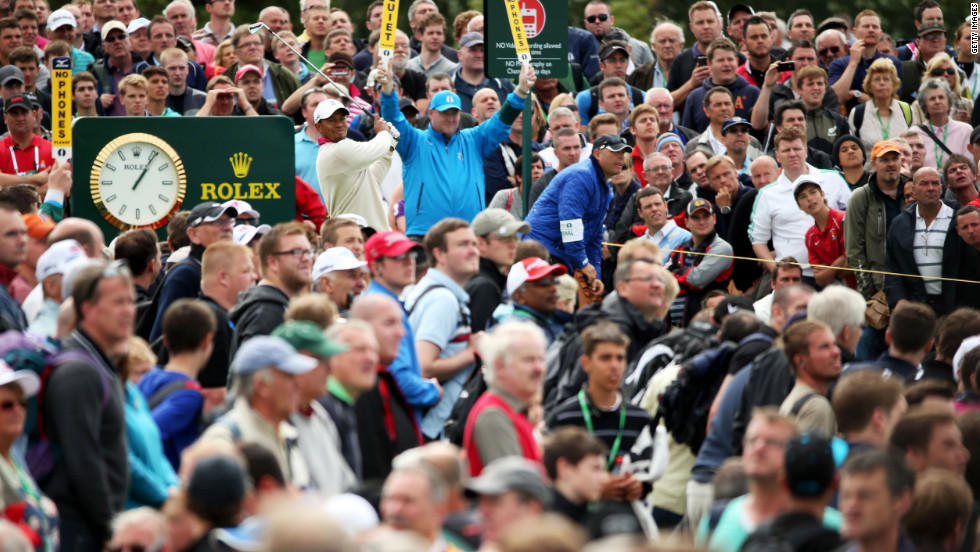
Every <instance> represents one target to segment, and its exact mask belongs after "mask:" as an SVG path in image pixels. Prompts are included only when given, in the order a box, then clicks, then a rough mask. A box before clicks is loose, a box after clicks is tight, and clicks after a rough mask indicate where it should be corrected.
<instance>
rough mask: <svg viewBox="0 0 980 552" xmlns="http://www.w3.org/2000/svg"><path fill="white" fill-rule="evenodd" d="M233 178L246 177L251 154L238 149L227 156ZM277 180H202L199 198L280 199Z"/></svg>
mask: <svg viewBox="0 0 980 552" xmlns="http://www.w3.org/2000/svg"><path fill="white" fill-rule="evenodd" d="M228 161H229V162H230V163H231V170H232V172H233V173H235V178H242V179H244V178H247V177H248V171H249V169H250V168H251V166H252V156H251V155H249V154H247V153H245V152H243V151H240V152H238V153H236V154H234V155H232V156H231V157H229V158H228ZM280 185H281V183H279V182H220V183H219V182H202V183H201V200H202V201H204V200H211V201H227V200H229V199H282V196H281V195H279V186H280Z"/></svg>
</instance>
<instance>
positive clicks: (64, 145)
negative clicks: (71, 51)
mask: <svg viewBox="0 0 980 552" xmlns="http://www.w3.org/2000/svg"><path fill="white" fill-rule="evenodd" d="M51 67H52V71H51V138H52V139H51V144H52V147H51V149H52V150H53V151H52V153H53V154H54V158H55V160H57V161H61V162H64V161H68V160H69V159H71V115H72V113H71V58H70V57H56V58H54V59H53V60H52V66H51Z"/></svg>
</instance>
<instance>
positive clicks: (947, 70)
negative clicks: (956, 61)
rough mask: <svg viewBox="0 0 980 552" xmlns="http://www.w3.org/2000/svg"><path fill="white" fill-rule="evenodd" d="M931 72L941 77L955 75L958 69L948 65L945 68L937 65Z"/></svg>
mask: <svg viewBox="0 0 980 552" xmlns="http://www.w3.org/2000/svg"><path fill="white" fill-rule="evenodd" d="M929 74H930V75H932V76H934V77H941V76H943V75H950V76H953V75H955V74H956V69H954V68H952V67H947V68H945V69H943V68H942V67H936V68H935V69H933V70H932V71H931V72H930V73H929Z"/></svg>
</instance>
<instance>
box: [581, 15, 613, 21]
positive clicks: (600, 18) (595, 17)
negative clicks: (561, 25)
mask: <svg viewBox="0 0 980 552" xmlns="http://www.w3.org/2000/svg"><path fill="white" fill-rule="evenodd" d="M585 20H586V21H588V22H589V23H595V22H597V21H608V20H609V14H608V13H600V14H599V15H590V16H588V17H586V18H585Z"/></svg>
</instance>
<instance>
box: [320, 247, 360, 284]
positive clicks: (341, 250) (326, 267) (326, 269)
mask: <svg viewBox="0 0 980 552" xmlns="http://www.w3.org/2000/svg"><path fill="white" fill-rule="evenodd" d="M366 266H367V263H366V262H364V261H361V260H358V258H357V257H355V256H354V253H353V252H352V251H351V250H350V249H347V248H346V247H331V248H330V249H327V250H326V251H324V252H323V253H320V256H319V257H317V258H316V262H314V263H313V281H314V282H317V281H319V280H320V278H323V277H324V276H326V275H327V274H329V273H331V272H336V271H338V270H353V269H355V268H362V269H363V268H364V267H366Z"/></svg>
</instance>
